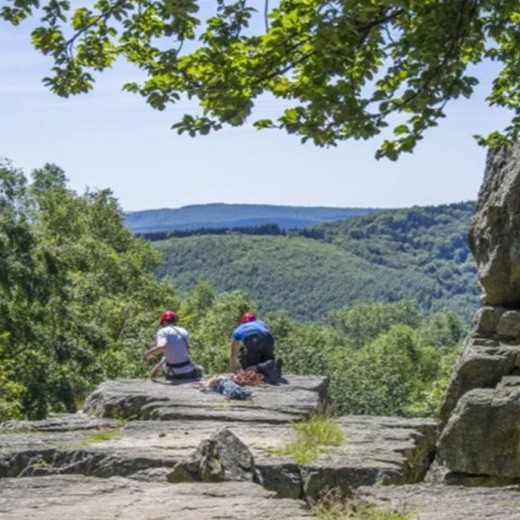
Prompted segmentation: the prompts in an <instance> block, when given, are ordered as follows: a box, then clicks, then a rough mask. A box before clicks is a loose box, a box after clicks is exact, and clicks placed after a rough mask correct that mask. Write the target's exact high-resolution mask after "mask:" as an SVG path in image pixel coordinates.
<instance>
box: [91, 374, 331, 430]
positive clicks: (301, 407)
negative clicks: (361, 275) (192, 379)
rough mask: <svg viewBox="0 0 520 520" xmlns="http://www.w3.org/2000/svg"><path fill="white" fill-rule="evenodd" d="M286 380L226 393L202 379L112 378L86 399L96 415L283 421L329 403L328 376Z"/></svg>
mask: <svg viewBox="0 0 520 520" xmlns="http://www.w3.org/2000/svg"><path fill="white" fill-rule="evenodd" d="M287 381H288V382H287V384H280V385H261V386H258V387H255V388H254V389H253V397H252V399H249V400H245V401H238V400H233V399H223V397H222V395H221V394H218V393H215V392H201V391H200V390H201V389H200V383H189V382H188V383H183V384H159V383H156V382H152V381H149V380H144V379H126V380H118V381H107V382H105V383H102V384H101V385H99V386H98V387H97V389H96V390H94V392H92V394H90V396H89V397H88V398H87V399H86V401H85V406H84V410H85V412H86V413H88V414H90V415H94V416H96V417H112V418H118V419H128V420H139V419H144V420H161V421H176V420H197V421H200V420H207V419H214V420H219V421H233V422H237V421H243V422H261V423H271V424H283V423H288V422H295V421H301V420H302V419H305V418H306V417H308V416H310V415H312V414H313V413H316V412H318V411H319V410H320V409H321V408H322V407H323V405H324V402H325V398H326V391H327V379H326V378H325V377H315V376H287Z"/></svg>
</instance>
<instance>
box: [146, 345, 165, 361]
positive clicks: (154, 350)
mask: <svg viewBox="0 0 520 520" xmlns="http://www.w3.org/2000/svg"><path fill="white" fill-rule="evenodd" d="M163 352H164V347H163V346H160V345H156V346H155V347H152V348H151V349H150V350H147V351H146V352H145V353H144V358H145V359H150V358H152V357H153V356H156V355H157V354H162V353H163Z"/></svg>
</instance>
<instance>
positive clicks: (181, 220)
mask: <svg viewBox="0 0 520 520" xmlns="http://www.w3.org/2000/svg"><path fill="white" fill-rule="evenodd" d="M374 211H377V209H375V208H326V207H305V206H275V205H269V204H222V203H218V204H198V205H193V206H184V207H182V208H178V209H152V210H146V211H134V212H129V213H127V214H126V215H125V223H126V225H127V226H128V227H129V228H130V229H131V230H132V231H133V232H134V233H153V232H159V231H175V230H190V229H198V228H206V229H212V228H236V227H251V226H261V225H264V224H276V225H277V226H279V227H280V228H282V229H302V228H306V227H309V226H313V225H315V224H319V223H321V222H330V221H335V220H341V219H346V218H351V217H358V216H362V215H368V214H370V213H373V212H374Z"/></svg>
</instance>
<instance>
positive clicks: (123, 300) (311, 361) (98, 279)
mask: <svg viewBox="0 0 520 520" xmlns="http://www.w3.org/2000/svg"><path fill="white" fill-rule="evenodd" d="M442 215H444V217H443V218H444V220H446V215H445V214H444V213H443V212H441V213H440V215H439V216H437V217H435V218H434V220H435V221H440V220H441V218H440V217H441V216H442ZM462 216H463V215H462ZM448 220H449V219H448ZM452 220H453V219H452ZM342 225H343V224H342ZM451 225H453V222H452V223H451ZM448 227H449V226H448ZM334 229H335V228H334V227H333V228H328V227H326V228H324V229H318V230H312V231H311V232H309V231H308V230H307V231H306V232H305V233H306V234H307V235H308V236H315V237H322V238H321V239H320V240H318V239H316V238H315V239H310V238H304V237H303V236H296V235H294V236H283V235H279V236H267V237H261V236H242V235H230V236H226V235H224V236H211V237H209V239H208V238H207V237H204V236H200V237H199V236H195V237H191V238H187V239H176V240H173V241H167V242H164V243H163V244H162V245H163V246H167V247H173V248H174V249H175V250H176V252H177V257H176V258H177V260H178V264H177V268H178V266H179V265H180V264H181V263H182V262H184V265H186V266H191V267H198V268H202V267H204V266H206V264H209V267H208V271H207V272H208V273H212V272H213V273H216V274H218V273H221V272H222V273H224V274H226V273H227V276H228V278H227V280H224V282H222V283H226V284H227V285H226V287H225V288H231V287H232V286H233V285H234V284H235V283H236V281H237V280H243V281H244V283H246V282H247V286H246V287H247V288H253V289H255V290H257V291H258V294H259V295H262V301H260V300H259V303H260V305H257V303H256V302H255V301H254V300H253V299H251V298H248V297H246V296H245V295H244V294H243V293H241V292H238V291H231V292H217V291H215V290H214V289H213V288H211V287H210V286H209V285H208V284H205V283H199V284H197V285H196V286H195V287H194V288H193V290H192V291H190V292H187V293H184V294H182V297H181V295H179V294H178V293H176V292H175V290H174V287H172V286H171V285H170V284H168V283H166V282H164V281H159V280H157V279H156V277H155V276H154V271H153V269H154V267H157V262H158V260H159V255H158V254H157V251H155V250H154V248H153V247H152V244H150V243H147V242H145V241H144V240H142V239H140V238H136V237H134V236H133V235H132V233H131V232H130V231H129V230H128V229H126V228H125V226H124V223H123V212H122V211H121V209H120V207H119V205H118V203H117V200H116V199H115V198H114V197H113V196H112V194H111V193H110V192H109V191H107V190H101V191H87V192H86V193H84V194H83V195H78V194H76V193H75V192H74V191H73V190H71V189H70V188H68V186H67V179H66V177H65V174H64V172H63V171H62V170H61V169H60V168H59V167H57V166H54V165H45V166H44V167H43V168H41V169H38V170H35V171H34V172H33V173H32V175H31V177H30V178H27V177H26V176H25V175H24V174H23V172H21V171H20V170H18V169H16V168H14V167H13V166H12V165H11V164H10V163H9V162H8V161H6V160H0V423H1V422H2V421H4V420H6V419H11V418H19V417H29V418H41V417H44V416H46V415H47V414H49V413H55V412H64V411H69V412H71V411H75V410H77V409H80V408H81V405H82V401H83V399H84V398H85V396H86V395H87V394H88V393H89V392H91V391H92V390H93V389H94V388H95V386H96V385H97V384H98V383H99V382H101V381H103V380H107V379H118V378H127V377H146V375H147V374H148V373H149V371H150V368H151V366H152V365H151V364H150V363H148V362H146V361H145V360H144V358H143V353H144V352H145V351H146V350H147V349H148V348H149V347H150V346H151V345H153V343H154V340H155V332H156V331H157V327H158V317H159V313H160V311H161V310H164V309H165V308H171V309H175V310H176V311H177V312H178V315H179V317H180V324H181V325H182V326H184V327H186V328H187V329H188V331H189V333H190V343H191V347H192V348H191V352H192V355H193V359H194V361H195V362H197V363H200V364H202V365H203V366H204V368H205V370H206V373H207V374H212V373H223V372H226V371H227V370H228V366H229V365H228V354H229V344H230V334H231V331H232V330H233V328H234V327H235V326H236V325H237V323H238V320H239V317H240V316H241V315H242V313H243V312H245V311H246V310H256V309H258V308H259V307H260V306H264V307H265V302H266V301H268V299H269V297H275V296H276V298H277V300H272V301H275V303H274V304H273V307H274V306H277V307H278V308H287V309H290V305H291V304H293V303H294V302H296V303H297V304H298V305H299V307H298V308H299V309H301V312H302V313H304V312H306V313H307V315H308V316H309V318H313V319H314V320H316V321H313V322H311V323H306V324H303V323H300V322H297V321H295V320H294V319H292V318H290V317H289V316H288V315H287V313H285V312H283V311H277V312H274V313H268V314H266V315H265V316H263V317H265V319H266V320H267V322H268V323H269V326H270V327H271V330H272V331H273V334H274V336H275V338H276V349H277V353H278V355H279V356H281V357H282V358H283V359H284V367H285V371H286V373H288V374H320V375H326V376H328V377H329V379H330V386H329V388H330V396H331V399H332V406H333V409H334V410H335V411H337V412H339V413H369V414H387V415H388V414H400V415H407V416H415V415H424V414H433V413H435V410H436V408H437V406H438V403H439V400H440V397H441V395H442V391H443V389H444V387H445V385H446V382H447V380H448V375H449V370H450V367H451V365H452V364H453V361H454V359H455V356H456V353H457V350H458V348H459V345H460V338H461V336H462V334H463V333H464V327H463V325H462V323H461V321H460V319H458V318H457V317H456V316H455V315H454V314H450V313H436V314H426V313H424V312H421V310H420V309H419V308H418V306H417V305H415V304H414V303H413V302H409V301H408V302H407V301H397V302H392V303H381V302H377V303H359V304H358V305H350V306H344V304H343V303H342V300H341V298H342V297H343V296H342V295H345V294H346V295H347V298H346V299H345V301H346V300H351V301H359V302H361V301H363V298H365V299H376V298H382V299H385V298H386V299H387V300H392V299H396V298H400V296H401V294H404V293H405V292H406V291H404V290H403V291H401V292H400V293H399V292H396V291H397V288H398V287H399V283H402V284H403V287H405V286H404V281H405V278H406V273H407V271H406V269H405V268H404V266H403V269H402V270H403V273H404V275H403V276H401V277H400V278H399V277H397V278H395V279H394V277H396V276H397V273H399V269H397V268H396V267H395V266H394V265H392V264H389V265H383V263H381V265H378V264H377V263H375V262H371V261H369V260H368V259H367V258H364V257H363V254H364V253H363V252H362V251H357V252H356V253H353V252H350V251H349V247H347V244H346V243H342V242H341V240H339V237H341V236H344V235H345V233H344V232H343V231H341V232H339V231H338V233H337V234H336V233H335V232H333V230H334ZM353 229H355V228H353ZM381 229H384V228H381ZM379 234H380V233H378V234H377V235H378V236H379ZM221 239H224V241H223V242H221V241H220V240H221ZM324 239H327V240H328V241H329V243H327V242H326V241H324ZM355 240H358V239H355ZM337 241H339V242H341V244H340V245H338V244H336V243H335V242H337ZM189 244H196V245H197V247H196V248H193V247H191V248H190V247H184V246H187V245H189ZM183 247H184V249H183ZM194 253H196V254H194ZM362 253H363V254H362ZM183 255H184V257H183ZM365 256H366V255H365ZM260 260H262V261H260ZM402 260H403V261H404V260H405V258H403V259H402ZM387 263H388V262H387ZM211 266H213V267H211ZM228 266H230V267H231V269H230V270H228V271H226V267H228ZM415 267H416V268H417V269H418V268H419V267H420V263H419V262H418V263H417V265H416V266H415ZM343 271H344V273H345V274H344V273H343ZM338 275H341V276H339V277H338ZM191 276H192V278H191V279H189V278H188V282H189V283H188V285H189V284H190V283H193V282H194V281H195V279H196V278H197V276H195V275H194V274H192V275H191ZM428 280H429V283H431V286H432V289H433V290H436V288H437V286H438V284H435V283H434V281H433V280H430V279H428ZM423 285H424V284H423ZM406 287H408V286H406ZM406 287H405V288H406ZM408 289H410V287H408ZM262 291H263V292H262ZM392 291H394V292H392ZM250 292H252V291H250ZM382 295H383V296H382ZM461 296H462V295H461ZM320 298H321V300H320ZM333 298H337V299H333ZM356 298H357V300H356ZM454 299H455V300H456V298H454ZM439 301H440V300H439ZM460 301H461V302H463V299H460ZM432 307H433V306H432ZM328 310H331V312H330V313H328V312H327V311H328ZM318 320H320V321H321V323H318V322H317V321H318ZM1 428H2V426H1V424H0V430H1Z"/></svg>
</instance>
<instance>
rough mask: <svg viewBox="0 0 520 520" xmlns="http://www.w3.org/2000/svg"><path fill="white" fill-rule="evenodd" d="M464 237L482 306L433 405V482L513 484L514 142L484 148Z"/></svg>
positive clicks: (519, 335)
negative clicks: (436, 434) (437, 433)
mask: <svg viewBox="0 0 520 520" xmlns="http://www.w3.org/2000/svg"><path fill="white" fill-rule="evenodd" d="M470 243H471V248H472V251H473V253H474V255H475V258H476V260H477V265H478V277H479V282H480V285H481V288H482V302H483V303H484V304H485V306H483V307H482V308H481V309H480V310H479V311H478V312H477V314H476V316H475V319H474V321H473V325H472V328H471V332H470V334H469V336H468V338H467V339H466V343H465V346H464V350H463V352H462V355H461V356H460V359H459V361H458V364H457V367H456V370H455V373H454V375H453V377H452V379H451V382H450V385H449V388H448V390H447V392H446V395H445V398H444V402H443V405H442V409H441V421H442V426H443V429H442V434H441V437H440V439H439V446H438V452H437V459H436V469H435V471H433V472H432V475H433V478H434V480H442V481H446V482H452V483H463V484H470V485H480V484H482V485H502V484H504V483H517V482H520V443H519V439H520V144H516V145H515V146H512V147H511V148H504V149H501V150H497V151H490V152H489V154H488V159H487V163H486V171H485V174H484V182H483V184H482V188H481V189H480V193H479V199H478V203H477V212H476V215H475V217H474V219H473V222H472V228H471V232H470Z"/></svg>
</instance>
